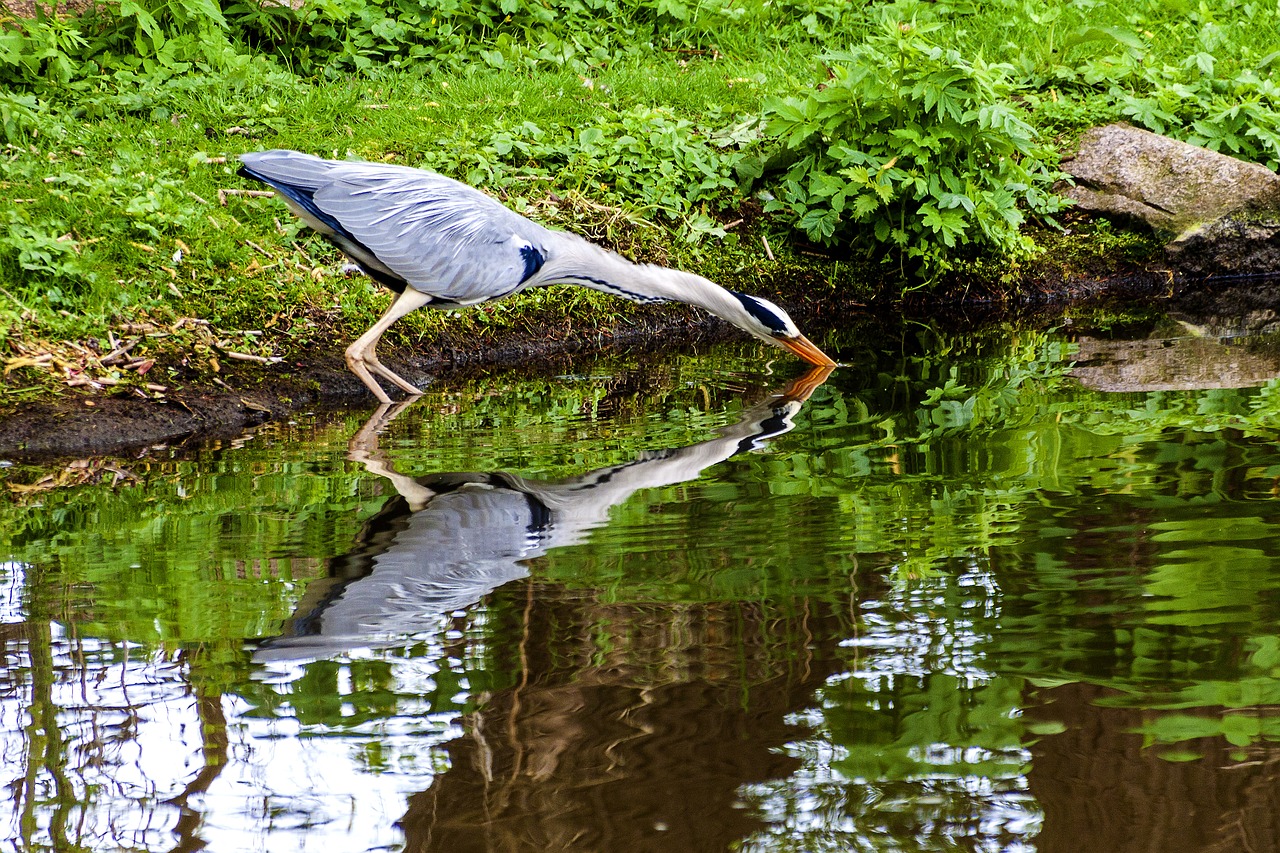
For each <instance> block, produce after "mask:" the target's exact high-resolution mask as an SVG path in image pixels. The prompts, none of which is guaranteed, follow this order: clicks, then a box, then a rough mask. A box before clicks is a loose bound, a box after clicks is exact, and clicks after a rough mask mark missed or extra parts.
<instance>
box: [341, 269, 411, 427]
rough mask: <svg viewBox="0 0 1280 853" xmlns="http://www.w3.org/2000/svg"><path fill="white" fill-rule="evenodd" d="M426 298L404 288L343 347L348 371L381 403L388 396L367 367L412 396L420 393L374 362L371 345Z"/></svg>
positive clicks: (376, 358) (409, 288) (375, 345)
mask: <svg viewBox="0 0 1280 853" xmlns="http://www.w3.org/2000/svg"><path fill="white" fill-rule="evenodd" d="M430 301H431V297H430V296H429V295H427V294H425V293H423V292H422V291H420V290H414V289H413V288H412V287H406V288H405V289H404V292H403V293H401V294H400V295H399V296H398V297H396V301H395V302H392V303H391V307H390V308H388V309H387V311H386V313H385V314H383V315H382V317H380V318H379V319H378V322H376V323H374V324H373V325H372V326H370V327H369V331H367V332H365V333H364V334H363V335H361V336H360V337H358V338H356V339H355V341H354V342H352V344H351V346H349V347H347V352H346V357H347V367H349V368H350V369H351V372H352V373H354V374H355V375H356V376H358V377H360V381H361V382H363V383H364V384H365V386H366V387H367V388H368V389H369V390H370V391H372V392H373V396H375V397H377V398H378V399H379V400H380V401H382V402H383V403H390V402H391V398H390V397H388V396H387V392H386V391H383V390H382V386H380V385H379V384H378V383H377V382H375V381H374V379H373V376H372V375H371V374H370V372H369V371H370V370H371V369H372V370H373V371H374V372H376V373H377V374H378V375H379V376H381V377H383V378H384V379H387V380H389V381H391V382H393V383H395V384H396V386H398V387H399V388H400V390H402V391H404V392H405V393H406V394H413V395H414V396H419V395H421V394H422V392H421V391H419V390H418V389H417V388H415V387H414V386H412V385H410V384H409V383H408V382H406V381H405V380H404V379H401V378H400V377H399V376H397V375H396V374H394V373H392V372H391V371H390V370H388V369H387V368H385V367H383V366H382V363H381V362H380V361H378V357H377V356H376V355H375V354H374V348H375V347H377V346H378V341H379V339H381V338H382V335H383V333H384V332H386V331H387V329H389V328H391V324H392V323H394V322H395V321H396V320H399V319H400V318H401V317H403V316H404V315H405V314H408V313H409V312H410V311H413V310H415V309H417V308H421V307H422V306H423V305H426V304H427V303H428V302H430Z"/></svg>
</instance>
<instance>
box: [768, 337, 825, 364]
mask: <svg viewBox="0 0 1280 853" xmlns="http://www.w3.org/2000/svg"><path fill="white" fill-rule="evenodd" d="M774 340H776V341H777V342H778V343H779V344H781V345H782V346H783V347H785V348H787V349H789V350H790V351H791V352H793V353H795V354H796V355H797V356H798V357H800V358H802V359H804V360H805V361H807V362H809V363H810V364H812V365H814V366H816V367H839V365H838V364H837V363H836V362H834V361H832V360H831V359H830V358H829V357H828V356H827V354H826V353H824V352H823V351H822V350H820V349H818V348H817V347H816V346H814V345H813V341H811V340H809V339H808V338H806V337H805V336H804V335H797V336H796V337H794V338H774Z"/></svg>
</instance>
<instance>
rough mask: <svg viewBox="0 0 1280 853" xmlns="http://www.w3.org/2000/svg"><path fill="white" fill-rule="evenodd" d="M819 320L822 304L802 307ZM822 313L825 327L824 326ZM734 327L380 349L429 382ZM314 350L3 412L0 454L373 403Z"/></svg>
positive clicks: (705, 322) (146, 440)
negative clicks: (141, 389)
mask: <svg viewBox="0 0 1280 853" xmlns="http://www.w3.org/2000/svg"><path fill="white" fill-rule="evenodd" d="M804 313H807V314H808V315H809V317H810V318H811V319H813V320H817V319H818V318H819V317H821V315H822V314H823V313H824V312H823V311H822V309H821V307H820V306H816V305H811V306H807V311H804ZM829 323H830V318H827V323H825V324H826V325H829ZM735 334H737V331H736V330H735V329H733V328H732V327H730V326H728V325H727V324H725V323H722V322H720V321H719V320H715V319H712V318H705V317H703V318H696V317H695V316H694V315H693V313H692V312H690V311H686V310H681V309H675V310H672V309H668V310H667V311H665V312H664V311H661V310H660V309H650V310H646V311H644V312H641V314H640V316H637V317H632V318H629V320H628V322H627V324H626V325H619V326H617V327H614V328H611V329H596V330H591V332H590V333H589V334H588V333H585V332H582V331H573V330H569V329H546V330H545V334H542V335H539V336H538V337H534V336H533V335H531V334H520V335H513V336H510V337H509V338H507V339H506V340H504V341H503V343H502V344H501V345H499V346H496V347H493V346H476V345H474V344H473V345H472V346H470V347H468V346H466V342H463V341H452V342H450V341H445V342H443V343H441V344H438V345H436V346H435V347H432V348H430V349H426V350H419V351H416V352H415V351H413V350H412V349H410V348H408V347H403V346H402V347H394V346H391V345H389V344H384V346H383V350H384V351H383V353H382V355H383V360H384V361H385V362H386V363H387V364H388V365H389V366H390V367H392V369H394V370H396V371H398V372H399V373H400V374H401V375H403V376H404V377H405V378H407V379H408V380H409V381H411V382H414V383H417V384H419V385H420V386H425V385H427V384H428V383H431V384H433V385H438V384H440V383H447V382H450V381H458V380H463V379H468V378H474V377H477V376H482V375H484V374H485V373H486V372H488V371H492V370H501V369H509V368H513V367H521V368H524V369H526V370H528V371H529V372H530V373H535V374H536V373H544V374H551V375H554V374H556V373H564V372H567V371H568V370H569V368H570V366H571V365H572V364H573V361H574V358H575V356H577V355H578V354H580V353H581V354H585V355H587V356H594V355H599V354H623V355H625V354H627V353H629V352H651V351H652V350H653V349H654V348H655V347H661V348H675V347H680V346H697V345H706V344H710V343H715V342H717V341H720V340H725V339H729V338H731V337H732V336H734V335H735ZM345 344H346V342H345V341H344V342H341V343H340V344H339V345H336V346H335V348H334V350H333V351H329V352H313V353H306V354H302V355H300V356H297V357H296V358H294V359H291V360H289V361H287V362H283V363H280V364H276V365H271V366H267V365H259V364H235V363H232V364H229V365H227V366H226V369H224V371H223V372H222V373H221V374H219V376H218V380H219V381H220V382H222V383H223V385H221V386H220V385H217V384H214V383H213V382H211V381H210V380H209V379H208V378H207V377H197V378H193V381H191V382H189V383H187V384H186V385H185V387H182V386H181V385H177V384H175V386H174V387H173V388H172V389H171V390H170V391H169V392H168V393H167V394H166V395H165V399H164V400H162V401H158V400H148V399H141V398H139V397H137V396H132V395H130V394H128V393H115V394H110V393H107V394H104V393H102V392H98V393H92V392H81V391H76V390H66V391H64V392H63V393H62V394H60V395H59V396H57V397H54V398H52V399H46V400H41V401H39V402H35V403H31V404H28V405H24V406H22V407H20V408H19V409H18V410H17V411H16V412H14V413H12V414H10V415H7V416H4V417H0V460H4V459H28V460H31V459H41V458H57V457H69V456H87V455H104V454H121V453H126V452H128V451H130V450H132V449H135V448H141V447H145V446H148V445H153V444H175V443H182V442H188V441H202V440H205V439H208V438H221V437H228V436H234V435H239V434H240V433H242V432H243V431H244V430H245V429H246V428H248V427H251V426H254V425H256V424H260V423H264V422H266V421H268V420H273V419H278V418H286V417H289V416H290V415H293V414H296V413H298V412H303V411H324V410H332V409H337V408H342V407H345V406H354V407H359V408H368V409H372V408H373V407H374V406H376V404H377V401H376V400H374V398H373V397H372V395H370V394H369V391H368V389H367V388H365V386H364V385H363V384H362V383H361V382H360V380H358V379H357V378H356V377H355V376H354V375H353V374H352V373H351V372H350V371H348V370H347V367H346V364H345V363H344V362H343V359H342V347H343V346H345Z"/></svg>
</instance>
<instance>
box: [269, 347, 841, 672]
mask: <svg viewBox="0 0 1280 853" xmlns="http://www.w3.org/2000/svg"><path fill="white" fill-rule="evenodd" d="M830 372H831V370H830V369H829V368H818V369H815V370H813V371H812V372H810V373H809V374H808V375H806V376H804V377H802V378H800V379H797V380H795V381H793V382H792V383H790V384H789V385H788V386H787V387H786V388H785V389H784V390H783V391H782V392H781V393H779V394H775V395H773V396H772V397H770V398H769V399H767V400H765V401H763V402H761V403H759V404H757V405H756V406H753V407H752V408H750V409H748V410H747V411H745V412H744V413H743V416H742V418H741V419H740V420H739V421H738V422H737V423H734V424H730V425H728V426H725V427H722V428H720V429H719V430H717V432H718V435H717V436H716V437H715V438H712V439H709V440H707V441H703V442H699V443H698V444H694V445H691V446H689V447H681V448H675V449H671V450H659V451H646V452H645V453H643V454H641V455H640V456H639V457H637V458H636V459H635V460H633V461H631V462H627V463H624V464H622V465H614V466H611V467H608V468H601V469H599V470H596V471H591V472H589V473H586V474H581V475H579V476H577V477H571V478H569V479H567V480H559V481H554V482H541V481H537V480H529V479H526V478H524V477H520V476H517V475H515V474H508V473H505V472H495V473H465V474H431V475H428V476H425V477H418V478H413V477H408V476H405V475H403V474H399V473H397V472H396V471H395V469H394V468H392V466H391V464H390V462H389V461H387V459H386V458H385V456H383V454H382V453H381V451H380V450H379V448H378V431H379V430H380V429H382V428H383V427H385V426H386V424H387V423H389V421H390V420H391V418H393V417H395V416H396V415H397V414H398V413H399V411H400V409H399V408H396V409H388V408H387V407H383V408H382V409H380V410H379V412H378V413H377V414H375V415H374V416H373V417H372V418H371V419H370V420H369V422H368V423H367V424H365V426H364V427H363V428H362V429H361V430H360V432H359V433H357V434H356V436H355V437H354V438H353V439H352V440H351V444H350V458H351V459H352V460H354V461H358V462H361V463H363V464H364V465H365V467H366V468H367V469H368V470H369V471H371V472H373V473H375V474H378V475H380V476H383V477H386V478H387V479H388V480H390V481H391V483H392V485H394V486H395V488H396V490H397V491H398V492H399V496H397V497H395V498H392V499H391V500H390V501H388V503H387V504H386V506H384V507H383V508H382V509H381V510H380V511H379V512H378V514H377V515H375V516H374V517H373V518H371V519H370V520H369V522H368V523H367V524H366V526H365V529H364V530H363V531H362V533H361V536H360V547H358V548H357V549H356V550H355V551H353V552H352V553H350V554H348V555H347V556H345V557H343V558H341V559H340V560H336V561H334V563H333V564H332V565H331V570H330V578H329V579H327V580H317V581H313V582H312V583H311V584H310V585H309V586H308V587H307V591H306V595H305V596H304V597H303V599H302V601H301V602H300V603H299V605H298V607H297V609H296V611H295V616H294V618H293V619H292V620H291V622H290V623H289V625H288V626H286V633H285V634H284V635H283V636H280V637H274V638H271V639H269V640H265V641H264V642H263V643H262V644H261V647H260V649H259V651H258V653H257V655H256V657H257V658H258V659H259V660H266V659H271V658H285V657H314V656H323V655H326V654H330V653H335V652H340V651H343V650H345V649H349V648H353V647H359V646H376V645H381V644H386V643H388V642H394V641H395V640H397V639H399V638H402V637H403V636H405V635H406V634H412V633H415V632H419V631H423V630H426V629H428V628H430V627H432V626H433V625H434V624H437V620H439V619H440V618H441V617H442V616H443V617H447V616H449V615H450V614H452V613H453V612H454V611H457V610H460V609H463V608H465V607H469V606H470V605H472V604H474V603H475V602H477V601H479V600H480V599H481V598H482V597H484V596H485V595H487V594H488V593H489V592H490V591H492V590H493V589H495V588H497V587H499V586H501V585H502V584H504V583H507V582H509V581H512V580H515V579H518V578H522V577H525V576H526V575H527V574H528V571H527V568H526V566H525V561H527V560H530V559H532V558H534V557H538V556H540V555H542V554H543V553H545V552H546V551H547V550H548V549H550V548H555V547H559V546H564V545H572V544H574V543H576V542H579V541H581V540H582V538H583V537H584V536H585V535H586V533H587V532H588V531H589V530H591V529H592V528H594V527H597V526H599V525H601V524H602V523H604V522H605V521H606V520H607V518H608V514H609V508H610V507H612V506H614V505H616V504H619V503H621V502H623V501H625V500H626V499H627V498H628V497H630V496H631V495H632V494H633V493H634V492H636V491H637V490H639V489H646V488H655V487H658V486H666V485H671V484H673V483H680V482H684V481H686V480H691V479H694V478H695V477H697V476H698V475H699V474H700V473H701V472H702V471H703V469H705V468H707V467H709V466H711V465H714V464H716V463H717V462H721V461H723V460H725V459H728V458H729V457H730V456H733V455H734V454H735V453H738V452H741V451H744V450H750V449H752V448H754V447H756V446H757V445H758V444H759V442H761V441H764V440H766V439H769V438H772V437H774V436H777V435H781V434H783V433H785V432H788V431H790V430H791V429H792V428H793V426H794V424H793V423H792V420H791V419H792V418H793V417H794V416H795V414H796V413H797V412H798V411H799V410H800V407H801V405H802V404H803V402H804V401H805V400H806V399H808V397H809V395H810V394H812V393H813V391H814V389H816V388H817V387H818V386H819V385H821V384H822V383H823V382H824V381H825V380H826V378H827V376H828V375H829V374H830Z"/></svg>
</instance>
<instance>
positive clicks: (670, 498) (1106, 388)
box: [0, 314, 1280, 853]
mask: <svg viewBox="0 0 1280 853" xmlns="http://www.w3.org/2000/svg"><path fill="white" fill-rule="evenodd" d="M1270 316H1271V315H1261V316H1260V315H1257V314H1254V315H1250V316H1249V317H1244V318H1228V319H1227V320H1221V319H1214V320H1204V319H1198V320H1193V321H1188V320H1185V319H1183V320H1182V321H1181V322H1177V321H1173V320H1170V321H1163V322H1160V323H1157V322H1155V321H1152V322H1150V323H1147V324H1145V325H1143V326H1142V328H1141V329H1140V330H1139V331H1140V332H1141V333H1142V335H1144V336H1147V337H1149V338H1151V339H1150V340H1141V341H1124V340H1117V339H1116V338H1117V335H1116V334H1114V333H1111V334H1102V333H1101V332H1099V331H1098V330H1096V329H1094V330H1091V331H1090V332H1088V333H1086V332H1084V331H1081V330H1079V328H1078V326H1073V325H1071V324H1069V323H1063V324H1062V325H1060V327H1059V328H1058V329H1056V330H1053V331H1039V330H1027V329H1008V328H1000V329H988V330H979V331H972V330H966V331H963V332H948V331H945V330H944V329H940V328H937V327H930V326H926V325H921V324H906V325H902V326H898V327H893V328H888V329H884V328H883V327H875V326H872V325H869V326H867V327H865V328H859V329H855V330H851V331H848V332H846V333H845V334H844V335H843V336H835V337H832V338H831V339H829V340H826V341H823V340H818V336H815V340H817V341H818V343H819V344H820V345H822V346H823V348H824V349H827V350H828V351H833V350H834V351H835V354H838V357H839V358H841V359H842V360H844V361H846V362H849V363H850V364H851V365H853V366H851V367H847V368H842V369H839V370H837V371H835V372H834V373H832V374H831V375H830V376H827V377H823V376H821V375H810V376H807V377H805V376H803V371H802V369H801V368H800V366H799V365H798V364H796V363H795V362H793V361H782V360H779V361H777V362H774V363H773V364H772V367H771V368H770V367H769V366H768V365H767V364H766V362H764V361H762V353H761V352H760V351H759V349H758V348H756V347H754V346H748V345H742V346H741V347H734V346H729V347H724V348H718V349H716V350H714V351H711V352H705V353H702V354H699V355H697V356H672V357H670V358H664V359H657V358H655V359H654V360H652V361H649V362H646V363H635V362H630V363H615V362H603V361H597V362H591V361H583V362H582V363H581V365H580V372H579V373H577V374H574V375H566V376H558V377H545V378H538V379H521V378H517V377H512V376H509V375H497V376H494V377H492V378H490V379H488V380H485V381H482V382H473V383H470V384H466V385H448V384H446V383H442V384H441V386H440V387H438V388H433V389H431V390H430V391H429V393H428V394H427V395H426V396H424V397H423V398H422V399H420V400H419V401H417V402H415V403H413V404H412V405H409V406H407V407H404V408H402V409H392V410H387V411H380V412H372V411H352V412H346V413H339V414H329V415H322V416H321V415H317V416H307V417H301V418H299V419H297V421H296V422H294V423H289V424H276V425H268V426H265V427H263V428H260V429H258V430H257V431H255V432H254V433H252V434H248V435H245V436H243V437H242V438H240V439H238V440H236V441H231V442H221V443H215V444H209V445H206V446H202V447H198V448H185V449H181V450H174V449H168V448H152V449H149V450H147V451H145V452H141V453H139V454H136V456H134V457H132V458H127V459H114V460H86V461H80V462H77V463H74V464H70V465H59V466H53V467H46V468H44V469H37V468H34V467H32V466H29V465H25V464H15V465H13V466H12V467H8V468H5V469H3V471H2V472H0V475H2V476H4V477H5V479H6V482H7V488H6V489H4V491H7V492H8V494H7V496H5V497H0V651H2V652H3V666H2V668H0V772H2V774H3V778H2V779H0V783H2V784H3V789H2V790H3V792H4V797H5V799H6V800H7V803H6V806H5V808H4V809H3V810H0V837H3V838H11V839H14V840H13V841H12V842H11V844H12V849H15V850H56V851H73V850H146V851H153V850H155V851H159V850H197V849H202V848H206V849H209V850H215V851H259V850H260V851H293V850H300V851H311V850H318V851H325V853H336V851H354V850H408V851H425V850H440V851H469V850H476V851H480V850H583V851H632V850H663V851H665V850H670V851H718V850H728V849H738V850H751V851H788V850H794V851H849V850H855V851H862V850H867V851H896V850H904V851H905V850H913V851H916V850H926V851H946V850H965V851H970V850H993V851H994V850H1041V851H1078V850H1098V851H1129V850H1133V851H1137V850H1144V851H1146V850H1161V851H1174V850H1205V851H1217V850H1221V851H1228V850H1267V849H1276V848H1277V846H1280V750H1276V749H1275V748H1274V746H1273V743H1274V739H1275V738H1276V737H1280V713H1277V712H1278V711H1280V621H1278V619H1280V445H1277V438H1278V437H1280V380H1277V379H1276V378H1275V377H1276V376H1277V375H1280V338H1277V337H1276V335H1275V334H1274V333H1272V331H1271V324H1270ZM1240 333H1247V334H1244V336H1236V337H1230V338H1225V337H1224V335H1228V334H1237V335H1239V334H1240ZM1119 337H1123V335H1120V336H1119ZM1237 386H1239V387H1237Z"/></svg>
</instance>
